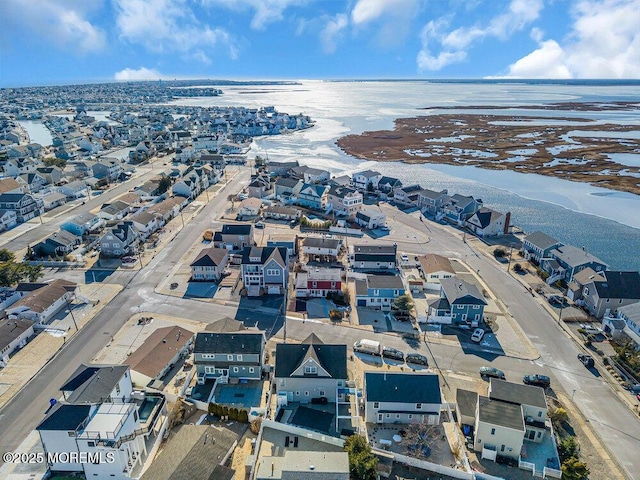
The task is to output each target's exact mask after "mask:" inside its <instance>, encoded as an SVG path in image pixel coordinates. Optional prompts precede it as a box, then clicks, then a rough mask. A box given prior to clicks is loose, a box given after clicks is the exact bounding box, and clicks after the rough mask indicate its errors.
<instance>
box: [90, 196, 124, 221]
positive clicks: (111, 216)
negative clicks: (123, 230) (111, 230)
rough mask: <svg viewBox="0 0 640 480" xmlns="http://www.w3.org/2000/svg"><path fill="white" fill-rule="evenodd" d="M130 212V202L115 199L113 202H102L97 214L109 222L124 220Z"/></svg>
mask: <svg viewBox="0 0 640 480" xmlns="http://www.w3.org/2000/svg"><path fill="white" fill-rule="evenodd" d="M129 212H131V206H130V205H129V204H128V203H125V202H122V201H120V200H114V201H113V202H110V203H104V204H102V207H101V208H100V211H99V212H98V213H97V215H98V217H100V218H102V219H103V220H105V221H107V222H113V221H117V220H122V219H123V218H124V217H126V216H127V214H129Z"/></svg>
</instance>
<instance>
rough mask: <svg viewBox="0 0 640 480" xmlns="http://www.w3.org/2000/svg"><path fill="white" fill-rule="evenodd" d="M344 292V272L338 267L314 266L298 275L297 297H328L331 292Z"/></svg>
mask: <svg viewBox="0 0 640 480" xmlns="http://www.w3.org/2000/svg"><path fill="white" fill-rule="evenodd" d="M339 292H342V272H341V270H338V269H337V268H312V269H309V271H308V272H299V273H298V274H297V276H296V297H297V298H308V297H320V298H326V296H327V295H328V294H329V293H339Z"/></svg>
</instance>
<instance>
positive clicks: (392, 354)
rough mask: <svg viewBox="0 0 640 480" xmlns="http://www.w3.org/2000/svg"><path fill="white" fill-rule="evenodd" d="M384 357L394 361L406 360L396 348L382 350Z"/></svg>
mask: <svg viewBox="0 0 640 480" xmlns="http://www.w3.org/2000/svg"><path fill="white" fill-rule="evenodd" d="M382 356H383V357H387V358H391V359H393V360H404V353H402V352H401V351H400V350H398V349H396V348H391V347H384V348H383V349H382Z"/></svg>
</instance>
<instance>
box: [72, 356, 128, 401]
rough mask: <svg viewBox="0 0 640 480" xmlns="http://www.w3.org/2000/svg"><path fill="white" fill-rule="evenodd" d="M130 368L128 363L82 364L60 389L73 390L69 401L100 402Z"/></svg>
mask: <svg viewBox="0 0 640 480" xmlns="http://www.w3.org/2000/svg"><path fill="white" fill-rule="evenodd" d="M128 369H129V366H128V365H80V366H79V367H78V369H77V370H76V371H75V372H74V373H73V375H71V377H69V379H68V380H67V381H66V382H65V384H64V385H63V386H62V387H60V390H62V391H63V392H72V393H71V394H70V395H69V396H68V397H67V401H68V402H69V403H99V402H102V401H104V399H106V398H107V397H108V396H109V394H110V393H111V392H112V391H113V389H114V388H115V387H116V384H117V383H118V382H119V381H120V379H121V378H122V376H123V375H124V374H125V372H126V371H127V370H128Z"/></svg>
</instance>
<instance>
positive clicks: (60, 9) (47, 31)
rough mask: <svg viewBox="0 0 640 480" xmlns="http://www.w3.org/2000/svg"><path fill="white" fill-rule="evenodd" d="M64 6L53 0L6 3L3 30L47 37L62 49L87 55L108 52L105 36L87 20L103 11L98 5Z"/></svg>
mask: <svg viewBox="0 0 640 480" xmlns="http://www.w3.org/2000/svg"><path fill="white" fill-rule="evenodd" d="M91 3H92V2H88V4H86V3H85V2H74V3H69V2H67V3H66V4H65V3H61V2H56V1H53V0H32V1H29V2H24V1H20V0H3V2H2V6H1V7H0V8H1V9H2V14H1V15H2V17H3V22H2V23H3V28H7V26H8V28H15V29H19V31H20V33H22V35H24V34H25V29H27V30H29V35H30V36H31V37H32V38H33V37H43V38H44V39H46V41H47V42H50V43H53V44H54V45H57V46H58V47H71V48H72V49H75V50H76V51H77V53H80V54H85V53H89V52H96V51H100V50H102V49H103V48H104V46H105V44H106V42H105V33H104V31H103V30H102V29H101V28H99V27H97V26H95V25H93V24H92V23H91V22H90V21H89V20H87V18H85V17H86V16H88V15H89V14H90V11H91V10H93V9H94V8H97V7H99V6H100V5H99V4H96V3H95V2H94V3H93V5H91Z"/></svg>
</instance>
